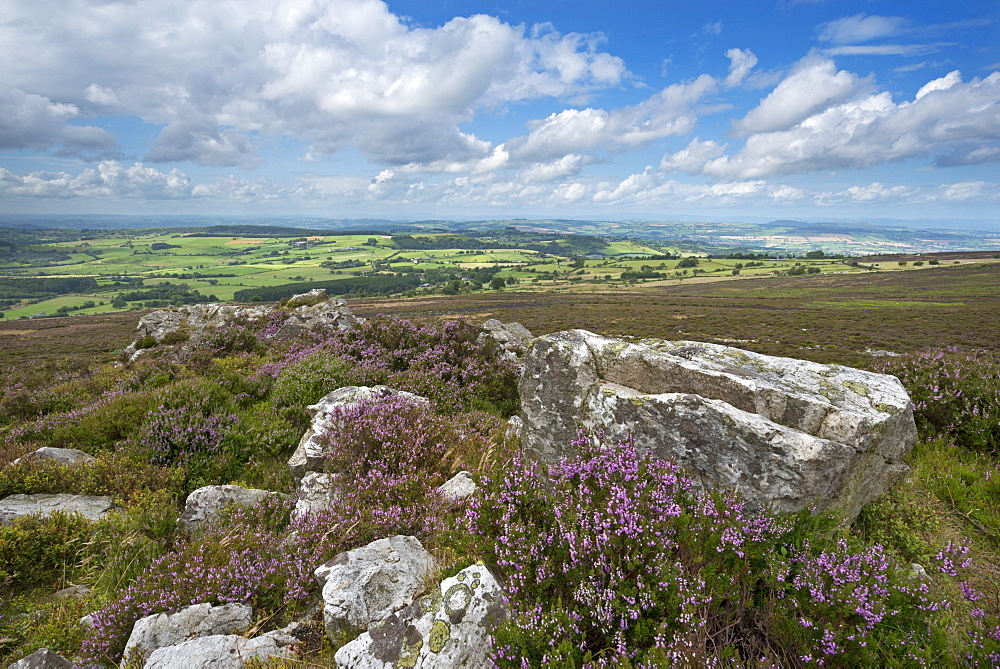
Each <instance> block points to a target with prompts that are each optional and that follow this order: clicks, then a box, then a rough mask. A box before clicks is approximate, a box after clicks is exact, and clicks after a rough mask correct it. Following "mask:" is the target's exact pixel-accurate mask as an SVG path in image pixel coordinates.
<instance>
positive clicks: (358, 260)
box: [0, 228, 902, 319]
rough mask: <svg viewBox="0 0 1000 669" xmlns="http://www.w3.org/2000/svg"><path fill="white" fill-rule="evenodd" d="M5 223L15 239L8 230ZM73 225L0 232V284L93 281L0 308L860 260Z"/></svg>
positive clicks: (824, 267) (715, 275) (609, 277)
mask: <svg viewBox="0 0 1000 669" xmlns="http://www.w3.org/2000/svg"><path fill="white" fill-rule="evenodd" d="M239 230H240V231H244V230H243V229H242V228H240V229H239ZM56 233H58V234H56ZM314 233H315V234H314ZM4 234H7V236H8V237H11V238H12V239H13V236H12V233H4ZM73 234H74V233H72V232H71V231H40V232H37V233H32V232H31V231H20V232H19V233H18V237H17V238H16V239H17V241H16V243H15V242H13V241H10V242H7V241H4V239H3V236H2V235H0V244H7V245H8V246H10V250H9V252H8V253H7V254H6V255H0V289H2V287H3V285H4V282H5V281H8V282H9V281H10V280H17V279H28V278H43V279H44V278H54V277H93V278H94V279H96V280H97V282H98V287H97V289H92V290H89V291H88V292H85V293H84V292H78V293H72V294H47V295H42V294H36V295H28V294H25V295H20V294H18V293H17V291H16V290H15V289H14V288H10V289H9V290H8V292H6V293H3V294H2V295H0V297H6V298H8V299H6V300H0V314H2V315H3V317H5V318H7V319H20V318H30V317H33V316H38V315H43V314H44V315H45V316H54V315H90V314H96V313H106V312H111V311H120V310H127V309H141V308H157V307H164V306H170V305H175V306H176V305H180V304H185V303H196V302H204V301H230V300H233V299H234V295H235V294H236V293H237V292H238V291H246V290H247V289H253V288H261V289H263V288H274V287H280V286H288V287H289V288H288V289H287V291H286V292H288V293H289V294H291V293H292V292H304V291H306V290H309V288H310V285H309V284H310V283H313V282H322V281H330V280H334V279H352V278H353V279H358V278H362V277H379V276H381V277H388V276H397V277H404V276H409V277H412V278H413V280H412V281H411V282H410V283H409V284H408V286H409V287H408V288H406V289H405V290H404V295H405V296H407V297H417V296H427V295H434V294H439V295H440V294H449V295H453V294H468V293H476V292H483V291H497V290H501V289H507V290H509V289H513V288H516V289H518V290H528V291H535V290H542V291H547V290H553V289H555V290H570V291H573V290H577V289H585V290H587V291H601V290H606V289H607V290H619V289H621V288H624V287H629V286H637V285H642V284H653V285H659V284H678V283H688V282H704V281H710V280H718V279H722V278H727V279H732V278H746V277H759V276H772V275H778V274H782V273H792V274H795V273H806V272H809V273H822V274H827V273H833V272H862V271H864V268H863V267H862V266H859V265H858V264H857V263H854V264H853V265H852V264H847V262H848V260H846V259H839V258H837V259H831V258H826V257H823V258H815V257H811V258H801V259H796V258H776V257H771V256H768V257H765V258H760V259H757V260H756V261H754V260H750V259H747V258H739V257H737V258H709V257H707V256H706V255H705V254H704V253H697V252H694V251H692V250H690V249H688V250H687V251H685V250H684V249H683V248H681V247H677V246H665V245H662V244H659V243H655V242H647V241H643V240H635V239H623V238H615V237H608V238H605V237H588V236H583V235H562V234H558V233H534V232H524V231H518V230H513V229H504V230H496V231H493V232H488V233H475V234H473V233H470V234H468V235H466V234H455V233H414V234H412V235H402V236H393V235H388V234H379V233H360V234H321V233H320V232H319V231H307V230H302V231H299V230H292V229H272V228H262V229H261V232H260V234H254V235H252V236H250V235H240V234H234V233H232V231H230V232H228V233H227V232H226V230H222V229H169V230H162V229H161V230H118V231H96V232H94V231H91V232H88V233H83V232H80V233H75V234H76V238H70V239H67V238H66V237H67V236H70V237H72V236H73ZM32 235H34V237H32ZM53 237H54V238H55V240H51V239H50V238H53ZM25 238H27V241H26V240H25ZM4 250H5V249H4V247H3V246H0V251H4ZM899 269H902V267H899ZM737 275H738V277H737ZM372 283H373V287H372V289H371V290H367V289H366V288H365V285H364V284H365V281H354V282H352V283H351V285H350V288H349V290H348V292H349V293H350V294H352V295H359V296H364V295H365V294H366V293H368V294H369V295H374V294H378V293H380V292H385V289H378V288H377V287H374V284H378V283H379V282H378V281H373V282H372ZM382 283H383V284H384V283H385V282H384V281H383V282H382ZM299 288H301V290H300V289H299ZM345 290H347V289H345ZM150 291H153V292H150ZM154 292H155V293H156V294H154ZM244 294H245V293H244Z"/></svg>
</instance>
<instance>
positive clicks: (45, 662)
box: [8, 648, 76, 669]
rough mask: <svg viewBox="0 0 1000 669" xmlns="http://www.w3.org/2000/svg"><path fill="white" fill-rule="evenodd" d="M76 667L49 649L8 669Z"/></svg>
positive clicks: (72, 668)
mask: <svg viewBox="0 0 1000 669" xmlns="http://www.w3.org/2000/svg"><path fill="white" fill-rule="evenodd" d="M75 667H76V665H75V664H73V663H72V662H70V661H69V660H67V659H66V658H65V657H63V656H62V655H60V654H59V653H56V652H53V651H51V650H49V649H48V648H40V649H38V650H36V651H35V652H34V653H32V654H31V655H28V656H27V657H24V658H21V659H20V660H18V661H17V662H15V663H14V664H12V665H10V666H9V667H8V669H74V668H75Z"/></svg>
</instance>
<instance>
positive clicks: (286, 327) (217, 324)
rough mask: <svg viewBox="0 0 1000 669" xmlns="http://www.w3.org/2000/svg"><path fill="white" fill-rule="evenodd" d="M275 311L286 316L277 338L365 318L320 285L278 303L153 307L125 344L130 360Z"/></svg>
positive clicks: (257, 321) (258, 319)
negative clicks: (148, 351) (158, 308)
mask: <svg viewBox="0 0 1000 669" xmlns="http://www.w3.org/2000/svg"><path fill="white" fill-rule="evenodd" d="M274 314H281V315H283V316H284V321H283V322H282V324H281V326H280V328H279V329H278V330H277V333H276V334H275V335H274V336H275V338H277V339H282V338H288V337H292V336H294V335H295V334H297V333H299V332H301V331H303V330H316V329H318V328H320V327H329V328H337V329H340V330H346V329H348V328H351V327H353V326H354V325H355V324H356V323H358V322H359V321H362V320H363V319H359V318H357V317H356V316H355V315H354V314H353V313H352V312H351V310H350V308H348V306H347V302H346V301H345V300H344V299H343V298H339V297H329V296H327V294H326V290H325V289H322V288H318V289H316V290H311V291H309V292H308V293H303V294H302V295H295V296H294V297H291V298H289V299H288V300H287V301H286V302H285V303H284V305H282V306H279V307H276V306H272V305H261V306H253V307H244V306H239V305H235V304H219V303H215V302H213V303H211V304H192V305H185V306H182V307H178V308H176V309H160V310H157V311H152V312H150V313H148V314H146V315H144V316H142V318H140V319H139V325H138V326H137V328H136V330H137V336H136V340H135V341H133V342H132V343H131V344H129V346H128V347H126V348H125V351H124V353H123V355H124V357H125V358H126V359H127V360H134V359H135V358H137V357H138V356H139V355H141V354H142V352H143V351H145V350H147V349H148V348H150V347H152V346H156V345H158V344H179V343H183V342H186V341H195V342H196V341H198V340H199V339H202V338H203V337H205V336H206V335H208V334H211V333H212V332H214V331H216V330H218V329H219V328H225V327H230V326H232V325H233V324H235V323H247V324H260V323H263V322H264V321H265V320H267V319H269V318H271V317H272V316H273V315H274Z"/></svg>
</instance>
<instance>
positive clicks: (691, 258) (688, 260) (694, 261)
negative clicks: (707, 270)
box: [677, 256, 698, 269]
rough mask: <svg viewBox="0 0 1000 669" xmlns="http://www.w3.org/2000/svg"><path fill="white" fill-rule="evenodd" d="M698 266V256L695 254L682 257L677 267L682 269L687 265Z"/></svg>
mask: <svg viewBox="0 0 1000 669" xmlns="http://www.w3.org/2000/svg"><path fill="white" fill-rule="evenodd" d="M697 266H698V258H696V257H695V256H688V257H687V258H682V259H681V261H680V262H679V263H677V267H678V268H680V269H683V268H685V267H697Z"/></svg>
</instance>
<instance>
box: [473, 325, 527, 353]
mask: <svg viewBox="0 0 1000 669" xmlns="http://www.w3.org/2000/svg"><path fill="white" fill-rule="evenodd" d="M480 329H481V330H482V331H483V332H482V334H481V335H479V342H480V343H482V342H483V341H486V340H488V339H493V340H494V341H495V342H496V343H497V344H499V346H500V349H501V350H502V351H503V357H505V358H507V359H509V360H513V361H514V362H521V361H522V360H523V359H524V356H525V355H526V354H527V352H528V347H530V346H531V340H532V336H531V333H530V332H529V331H528V328H526V327H524V326H523V325H521V324H520V323H502V322H501V321H499V320H497V319H496V318H491V319H489V320H488V321H486V322H485V323H483V324H482V325H481V326H480Z"/></svg>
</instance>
